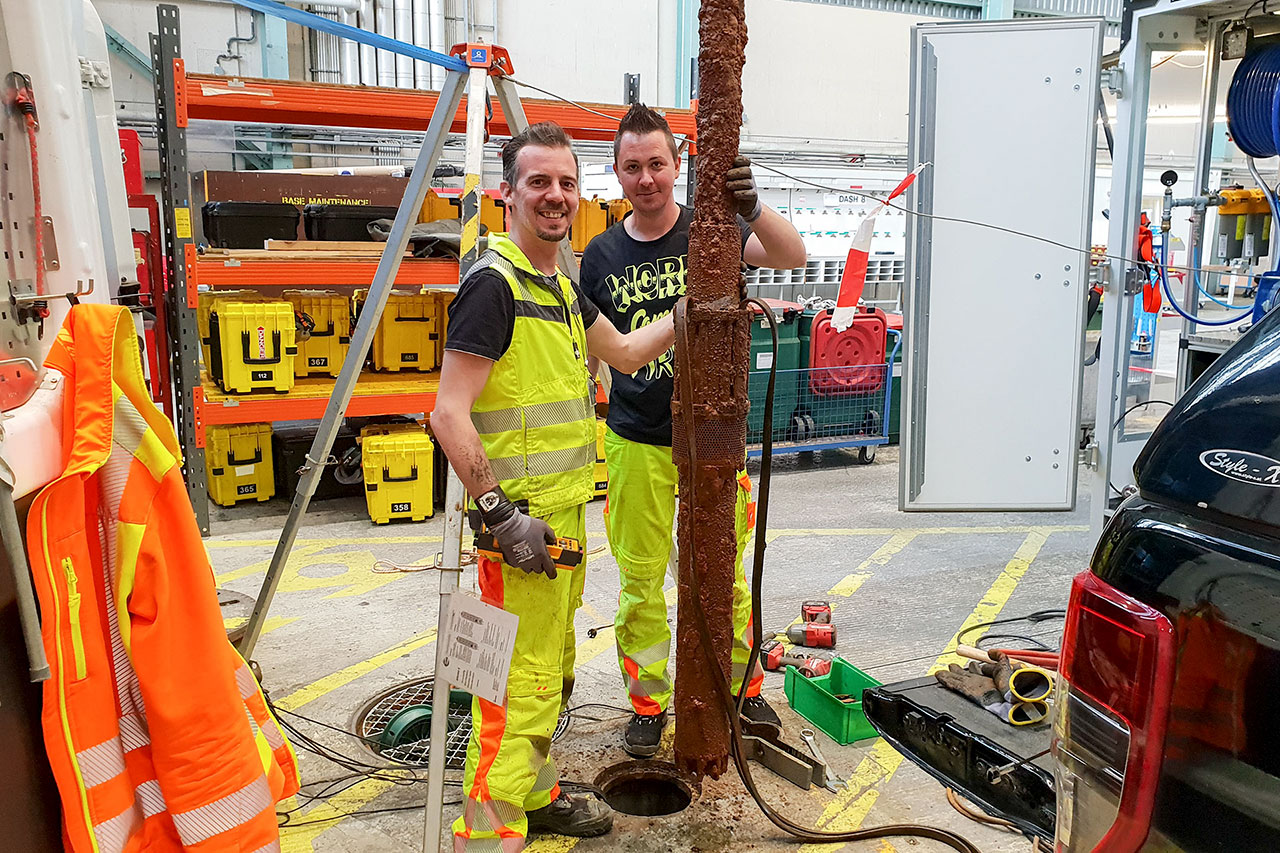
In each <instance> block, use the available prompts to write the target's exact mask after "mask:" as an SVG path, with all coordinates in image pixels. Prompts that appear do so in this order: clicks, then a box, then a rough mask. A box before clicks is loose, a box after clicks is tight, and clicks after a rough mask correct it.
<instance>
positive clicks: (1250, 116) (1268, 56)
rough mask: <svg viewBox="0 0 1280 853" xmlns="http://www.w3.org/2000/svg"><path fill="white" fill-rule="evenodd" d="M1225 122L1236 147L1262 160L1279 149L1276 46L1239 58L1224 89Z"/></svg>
mask: <svg viewBox="0 0 1280 853" xmlns="http://www.w3.org/2000/svg"><path fill="white" fill-rule="evenodd" d="M1227 124H1228V125H1229V126H1230V128H1231V136H1232V138H1233V139H1234V140H1235V143H1236V145H1238V146H1239V147H1240V150H1241V151H1243V152H1244V153H1246V154H1248V155H1249V156H1250V157H1257V158H1259V159H1266V158H1268V157H1274V156H1276V154H1277V152H1280V45H1270V46H1268V47H1265V48H1262V49H1261V50H1256V51H1254V52H1253V53H1250V54H1249V55H1247V56H1246V57H1245V58H1244V59H1242V60H1241V61H1240V66H1239V67H1238V68H1236V73H1235V75H1234V76H1233V77H1232V78H1231V87H1230V88H1229V89H1227Z"/></svg>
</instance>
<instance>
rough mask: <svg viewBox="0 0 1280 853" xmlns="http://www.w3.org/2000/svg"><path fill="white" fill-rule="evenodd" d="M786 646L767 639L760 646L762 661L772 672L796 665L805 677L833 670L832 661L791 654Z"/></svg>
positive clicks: (824, 673)
mask: <svg viewBox="0 0 1280 853" xmlns="http://www.w3.org/2000/svg"><path fill="white" fill-rule="evenodd" d="M786 652H787V649H786V646H784V645H782V643H780V642H778V641H777V640H765V641H764V643H763V644H761V646H760V663H761V665H762V666H764V668H765V669H767V670H769V671H770V672H777V671H779V670H784V669H786V668H787V667H789V666H794V667H795V668H796V669H797V670H799V671H800V674H801V675H803V676H804V677H805V678H813V677H815V676H818V675H826V674H827V673H828V672H830V671H831V661H829V660H827V659H826V658H819V657H809V656H808V655H804V654H799V655H789V654H787V653H786Z"/></svg>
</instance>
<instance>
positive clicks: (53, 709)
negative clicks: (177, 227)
mask: <svg viewBox="0 0 1280 853" xmlns="http://www.w3.org/2000/svg"><path fill="white" fill-rule="evenodd" d="M46 366H47V367H49V368H52V369H54V370H57V371H59V372H61V373H62V374H63V376H64V377H65V381H66V383H67V385H66V402H65V404H64V406H63V443H62V454H63V459H62V462H63V468H62V474H61V476H59V477H58V479H56V480H54V481H53V482H52V483H51V484H49V485H48V486H46V487H45V488H44V490H43V491H41V492H40V494H39V495H38V496H37V497H36V499H35V501H34V503H33V504H32V506H31V510H30V514H29V516H28V523H27V534H28V536H27V541H28V545H29V550H30V555H31V565H32V573H33V575H34V577H35V584H36V591H37V593H38V595H39V598H40V611H41V619H42V625H41V632H42V636H43V640H44V647H45V651H46V652H47V653H48V656H49V665H50V668H51V669H52V671H53V675H52V677H51V678H50V679H49V680H48V681H46V682H45V687H44V713H43V720H42V721H43V726H44V740H45V747H46V750H47V751H48V755H49V763H50V765H51V767H52V768H53V775H54V778H55V780H56V781H57V785H58V793H59V795H60V797H61V800H62V810H63V832H64V836H65V838H64V840H65V846H66V850H67V851H68V853H169V851H197V853H268V851H279V849H280V837H279V829H278V828H277V825H276V813H275V803H276V802H277V801H278V800H280V799H282V798H284V797H287V796H290V795H292V794H293V793H295V792H296V791H297V790H298V766H297V760H296V758H295V757H294V754H293V750H292V748H291V747H290V746H289V744H288V742H287V741H286V740H285V738H284V735H283V733H282V732H281V731H280V727H279V726H278V725H277V724H276V721H275V720H274V719H272V717H271V715H270V713H269V712H268V710H267V705H266V701H265V700H264V698H263V696H262V692H261V690H259V688H258V684H257V682H256V680H255V679H254V677H253V675H252V673H251V672H250V671H249V668H248V667H247V666H246V665H245V663H244V661H243V660H241V658H240V656H239V655H238V654H237V653H236V651H235V649H234V648H233V647H232V646H231V644H230V643H229V642H228V641H227V637H226V633H225V629H224V628H223V624H222V615H221V613H220V612H219V608H218V601H217V593H216V590H215V588H214V581H213V571H212V569H211V567H210V565H209V559H208V556H207V555H206V553H205V550H204V545H203V543H202V542H201V540H200V532H199V528H198V527H197V526H196V521H195V516H194V513H193V512H192V509H191V501H190V499H189V498H188V497H187V490H186V487H185V486H184V484H183V480H182V472H181V469H180V465H179V460H180V450H179V447H178V442H177V439H176V438H175V436H174V433H173V428H172V427H171V426H170V424H169V422H168V421H167V420H165V417H164V415H163V414H161V413H160V411H159V410H157V409H156V407H155V406H154V405H152V403H151V400H150V399H149V398H148V395H147V392H146V386H145V385H144V384H143V376H142V368H141V363H140V360H139V352H138V343H137V336H136V333H135V332H134V326H133V320H132V319H131V318H130V316H129V312H128V311H127V310H125V309H123V308H116V307H111V306H106V305H88V304H85V305H78V306H76V307H74V308H73V309H72V310H71V313H70V314H69V315H68V317H67V322H66V325H65V326H64V327H63V329H62V331H61V332H59V333H58V339H57V341H56V343H55V344H54V346H53V349H52V351H51V352H50V354H49V358H48V360H47V361H46Z"/></svg>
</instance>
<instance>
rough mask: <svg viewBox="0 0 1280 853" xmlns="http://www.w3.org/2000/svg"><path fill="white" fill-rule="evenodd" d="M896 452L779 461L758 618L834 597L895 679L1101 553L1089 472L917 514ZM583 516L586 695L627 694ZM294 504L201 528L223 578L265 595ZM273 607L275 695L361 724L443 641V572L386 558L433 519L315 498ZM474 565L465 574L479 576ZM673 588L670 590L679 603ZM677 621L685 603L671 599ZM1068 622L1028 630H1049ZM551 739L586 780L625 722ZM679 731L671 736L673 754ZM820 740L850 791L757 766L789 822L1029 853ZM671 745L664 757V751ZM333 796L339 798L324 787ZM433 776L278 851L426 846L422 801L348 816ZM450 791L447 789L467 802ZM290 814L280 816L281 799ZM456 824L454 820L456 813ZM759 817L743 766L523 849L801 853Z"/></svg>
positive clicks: (606, 721) (408, 551) (613, 749)
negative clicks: (901, 484) (1062, 505)
mask: <svg viewBox="0 0 1280 853" xmlns="http://www.w3.org/2000/svg"><path fill="white" fill-rule="evenodd" d="M897 490H898V464H897V452H896V449H893V448H882V449H881V452H880V456H879V458H878V459H877V461H876V462H875V463H874V464H873V465H870V466H859V465H856V464H853V454H851V453H848V452H845V451H827V452H824V453H819V454H816V455H814V458H811V459H802V458H800V457H796V456H790V457H779V458H778V459H777V460H776V461H775V477H774V482H773V504H772V506H771V507H770V514H769V538H770V548H769V550H768V557H767V561H766V563H767V565H766V572H767V573H766V579H765V584H764V588H765V592H766V598H765V602H764V614H765V615H764V624H765V627H766V628H776V627H781V626H784V625H786V624H788V623H789V622H790V621H791V620H792V619H793V618H794V617H795V615H796V614H797V613H798V607H799V602H800V601H802V600H803V599H807V598H815V597H826V598H829V599H831V600H832V602H833V605H834V607H835V608H836V613H835V620H834V621H835V623H836V625H837V627H838V630H839V636H840V642H839V644H838V647H837V651H838V652H839V654H841V655H842V656H843V657H845V658H846V659H848V660H849V661H851V662H853V663H855V664H857V665H858V666H859V667H861V668H863V669H864V670H867V671H868V672H870V673H871V674H872V675H874V676H876V677H877V678H879V679H880V680H882V681H883V682H886V683H888V682H891V681H895V680H900V679H906V678H911V677H916V676H920V675H924V674H925V673H926V672H927V671H928V670H929V669H930V667H932V666H933V665H934V664H935V663H936V662H938V661H944V662H945V661H946V660H949V658H948V657H947V656H946V655H947V652H948V651H949V650H950V649H953V648H954V644H955V635H956V633H957V631H958V630H960V629H961V628H962V627H963V626H965V625H966V624H972V623H975V622H981V621H986V620H990V619H995V618H999V617H1000V616H1001V615H1004V616H1009V615H1017V614H1024V613H1028V612H1031V611H1033V610H1038V609H1042V608H1046V607H1063V606H1065V604H1066V599H1067V594H1068V590H1069V586H1070V580H1071V578H1072V576H1074V575H1075V574H1076V573H1077V572H1079V571H1080V570H1081V569H1083V568H1084V567H1085V565H1086V564H1087V561H1088V559H1089V555H1090V551H1091V544H1092V543H1091V542H1090V539H1089V534H1088V528H1087V525H1088V495H1087V494H1086V489H1085V487H1084V486H1083V484H1082V487H1081V499H1080V502H1079V507H1078V508H1077V510H1076V511H1075V512H1071V513H1056V514H1045V513H1041V514H1006V513H983V514H977V513H974V514H905V513H901V512H898V510H897ZM602 503H603V502H599V501H598V502H596V503H594V504H592V505H591V507H590V510H589V513H588V524H587V529H588V538H589V543H588V547H589V548H591V549H596V550H597V551H598V553H596V554H594V555H593V556H591V557H590V558H589V562H588V566H587V572H588V576H587V584H586V596H585V604H584V606H583V608H582V612H581V613H580V614H579V616H578V619H577V626H578V636H579V640H580V644H579V647H578V680H577V688H576V691H575V693H574V697H573V700H574V703H575V704H576V703H580V702H599V703H604V704H607V705H614V706H622V705H625V702H626V700H625V692H624V689H623V687H622V685H621V681H620V676H619V673H618V668H617V663H616V658H615V655H614V646H613V635H612V631H611V630H605V631H602V632H601V633H600V634H599V636H597V637H596V638H595V639H588V638H587V636H586V631H587V629H588V628H589V627H592V626H597V625H604V624H606V623H611V622H612V618H613V613H614V607H615V605H616V602H617V595H618V576H617V568H616V564H615V563H614V561H613V559H612V557H611V556H610V555H609V553H608V548H607V545H606V543H605V539H604V534H603V526H602V521H601V510H602ZM286 511H287V505H286V504H284V503H283V502H281V501H275V502H272V503H271V504H267V505H265V506H248V505H242V506H239V507H236V508H234V509H231V510H216V511H215V513H214V518H215V521H214V526H213V532H214V535H213V536H212V537H211V538H210V539H209V540H208V545H209V550H210V553H211V555H212V558H213V565H214V571H215V573H216V574H217V579H218V584H219V586H222V587H228V588H231V589H235V590H240V591H243V592H247V593H256V591H257V588H258V584H259V583H260V580H261V576H262V572H263V571H264V569H265V567H266V565H267V563H268V562H269V560H270V556H271V551H272V547H273V546H274V544H275V541H276V537H277V535H278V531H279V527H280V525H281V523H282V521H283V514H284V513H285V512H286ZM307 521H308V523H307V525H306V526H305V527H304V529H303V531H302V534H301V536H300V537H299V539H298V545H297V547H296V548H295V550H294V554H293V557H292V559H291V562H290V565H289V567H288V570H287V574H286V576H285V578H284V579H283V581H282V583H281V585H280V590H279V594H278V595H277V597H276V600H275V603H274V605H273V606H272V609H271V615H270V619H269V622H268V625H267V633H266V634H265V635H264V636H263V638H262V640H261V642H260V643H259V645H258V648H257V652H256V655H255V656H256V658H257V660H258V662H259V663H260V664H261V666H262V670H263V677H264V681H265V684H266V685H267V687H268V689H269V690H270V692H271V695H272V698H273V699H274V701H275V702H276V703H278V704H279V705H280V706H281V707H283V708H286V709H288V710H291V711H294V712H297V713H301V714H305V715H306V716H308V717H311V718H313V719H315V720H318V721H322V722H324V723H327V724H329V725H332V726H336V727H342V728H350V727H351V726H352V723H353V715H354V713H355V712H356V710H357V709H358V708H359V706H361V705H362V704H363V703H364V702H365V701H366V700H367V699H368V698H370V697H372V696H373V695H374V694H375V693H378V692H380V691H382V690H384V689H386V688H388V687H391V686H392V685H395V684H396V683H398V682H400V681H403V680H406V679H410V678H414V677H420V676H422V675H425V674H429V673H430V672H431V670H432V667H433V661H434V652H435V647H434V644H433V641H434V627H435V624H436V605H437V595H436V590H437V585H438V579H437V577H436V575H435V574H434V573H432V572H430V571H426V572H420V573H392V574H379V573H374V572H373V571H372V568H373V565H374V562H375V560H379V559H383V560H389V561H391V562H393V563H398V564H402V565H406V564H412V563H422V562H430V561H431V560H432V559H433V555H434V554H435V552H436V551H437V549H438V543H439V537H440V533H441V529H442V525H443V520H442V518H441V517H440V516H437V517H436V518H433V519H430V520H428V521H427V522H426V523H424V524H397V525H391V526H388V527H375V526H374V525H373V524H372V523H371V522H370V521H369V520H368V518H367V516H366V514H365V512H364V507H363V505H362V503H361V502H359V501H345V500H344V501H337V502H333V501H330V502H325V503H319V504H316V505H315V511H314V512H313V513H312V514H311V515H310V516H309V517H308V520H307ZM474 584H475V576H474V572H469V573H467V575H466V576H465V577H464V585H466V586H471V587H474ZM669 600H673V598H669ZM671 614H672V618H673V619H674V615H675V610H674V607H673V608H672V610H671ZM1060 626H1061V623H1060V622H1055V623H1046V624H1045V625H1041V626H1036V627H1032V628H1030V629H1028V631H1027V632H1028V633H1031V634H1033V635H1034V634H1044V635H1048V636H1049V641H1050V642H1053V641H1054V639H1053V637H1054V636H1055V635H1056V631H1057V630H1058V629H1059V628H1060ZM782 683H783V677H782V676H781V675H780V674H776V675H775V674H768V675H766V681H765V696H766V698H768V699H769V700H770V702H771V703H772V704H773V706H774V707H775V708H776V709H778V711H779V713H780V714H781V715H782V717H783V720H784V724H785V725H786V727H787V731H788V734H789V738H790V739H791V740H792V741H793V742H795V743H799V739H798V736H797V733H798V731H799V729H800V728H801V727H802V724H803V721H802V720H801V718H799V717H798V716H796V715H795V714H794V713H793V712H791V710H790V709H789V708H788V707H787V701H786V698H785V697H784V695H783V692H782ZM583 713H584V714H590V715H592V716H596V717H598V718H599V719H598V720H594V721H593V720H589V719H585V718H578V719H575V720H574V722H573V723H572V725H571V727H570V729H569V730H568V732H567V733H566V734H565V736H564V737H563V738H562V739H561V740H560V741H558V742H557V743H556V744H555V746H554V750H553V751H554V754H555V755H556V756H557V760H558V762H559V764H560V767H561V771H562V776H563V778H565V779H570V780H582V781H591V780H592V779H594V777H595V775H596V774H597V773H598V772H599V771H600V770H601V769H602V768H603V767H605V766H608V765H610V764H612V763H615V762H618V761H622V760H625V759H626V758H627V756H626V755H625V754H624V753H623V752H622V749H621V746H620V737H621V729H622V724H623V722H624V719H625V717H624V715H623V714H621V713H615V712H610V711H608V710H603V709H599V708H596V709H590V710H587V711H584V712H583ZM294 722H296V723H297V724H298V726H299V727H300V728H302V729H304V730H305V731H307V732H308V733H309V734H310V735H311V736H312V737H314V738H315V739H316V740H318V741H321V742H323V743H325V744H326V745H328V746H330V747H332V748H335V749H340V750H342V751H343V752H345V753H347V754H349V755H353V756H359V757H361V758H362V759H364V760H373V759H372V758H371V755H370V754H369V753H367V752H365V751H364V749H363V748H362V746H361V745H360V744H359V743H358V742H356V741H355V740H354V739H353V738H351V737H347V736H344V735H343V734H340V733H337V732H334V731H330V730H327V729H324V728H322V727H320V726H318V725H314V724H312V723H309V722H305V721H301V720H294ZM671 735H672V728H671V726H670V725H669V727H668V730H667V732H666V737H665V742H664V743H665V750H664V752H665V753H666V755H667V756H668V757H669V749H670V741H671ZM819 738H820V740H821V742H822V743H823V746H824V751H825V753H826V757H827V758H828V760H830V761H831V763H832V765H833V766H834V767H835V769H836V770H837V771H838V772H839V773H840V774H841V775H842V776H844V777H846V778H848V779H849V780H850V785H849V788H848V789H847V790H845V791H843V792H841V793H840V794H831V793H828V792H827V791H826V790H815V791H810V792H801V791H800V790H799V789H798V788H794V787H792V786H790V785H788V784H787V783H785V782H782V781H781V780H779V779H777V777H773V776H771V774H769V773H768V771H765V770H760V771H759V772H758V774H757V777H758V779H759V781H760V787H761V789H762V790H763V791H764V792H765V793H766V795H767V796H769V797H770V798H773V799H775V800H776V802H778V803H779V805H780V807H781V808H782V809H783V810H784V811H785V812H786V813H788V814H789V815H790V816H791V817H792V818H794V819H795V820H797V821H799V822H801V823H806V824H808V825H816V826H819V827H822V828H824V829H828V830H836V829H852V828H855V827H860V826H875V825H880V824H888V823H900V822H920V823H927V824H931V825H935V826H942V827H947V828H950V829H952V830H955V831H958V832H960V833H962V834H963V835H965V836H966V837H968V838H969V839H971V840H972V841H973V842H975V843H976V844H977V845H978V846H979V847H980V848H981V849H982V850H984V851H993V853H994V851H1025V850H1030V849H1031V845H1030V843H1029V842H1028V841H1027V840H1026V839H1025V838H1023V837H1021V836H1020V835H1014V834H1011V833H1008V832H1005V831H1003V830H998V829H992V828H989V827H985V826H979V825H977V824H975V823H972V822H970V821H968V820H966V819H964V818H963V817H961V816H960V815H958V814H957V813H956V812H954V811H953V810H952V809H951V808H950V807H949V806H948V805H947V802H946V799H945V796H944V792H943V789H942V788H941V787H940V786H939V785H938V784H937V783H936V782H934V781H933V780H932V779H931V778H930V777H928V776H927V775H925V774H924V773H923V772H922V771H920V770H919V769H918V768H916V767H915V766H914V765H913V764H911V763H910V762H908V761H904V760H903V759H902V757H901V756H900V755H899V754H898V753H896V752H895V751H894V750H893V749H891V748H890V747H888V746H887V745H886V744H884V743H883V742H881V741H878V740H869V741H864V742H862V743H861V744H857V745H854V746H849V747H844V748H841V747H838V746H836V745H835V744H834V743H832V742H830V741H828V740H825V738H823V736H822V735H821V734H819ZM659 757H663V754H660V755H659ZM300 761H301V762H302V768H303V775H304V779H305V780H306V781H307V782H308V790H309V791H311V792H313V793H314V792H319V791H320V790H321V785H319V784H317V783H319V782H322V781H324V780H329V779H334V778H336V777H338V776H340V775H342V773H343V772H345V771H342V770H341V769H340V768H338V767H336V766H334V765H332V764H330V763H329V762H327V761H325V760H323V759H320V758H317V757H315V756H314V755H310V754H306V753H301V752H300ZM326 793H328V792H326ZM425 793H426V792H425V785H422V784H419V785H403V786H395V785H393V784H391V783H389V782H382V781H368V780H366V781H362V782H360V783H359V784H356V785H354V786H353V787H351V788H349V789H347V790H345V791H342V792H341V793H338V794H336V795H334V796H328V797H326V798H320V799H318V800H304V799H299V800H298V801H297V802H296V803H290V804H286V806H285V807H288V808H293V807H295V806H301V807H302V808H301V809H300V810H299V811H297V812H296V813H295V814H293V815H292V816H291V820H293V821H295V822H297V823H298V824H299V825H296V826H293V827H286V828H285V829H284V830H283V834H282V840H283V849H284V850H285V853H301V851H312V850H314V851H334V852H336V851H341V852H342V853H372V851H379V853H411V851H419V850H421V849H422V810H421V809H420V808H417V809H411V810H402V811H389V812H382V813H379V814H374V815H364V816H359V817H344V816H343V815H344V814H345V813H350V812H355V811H358V810H361V811H367V810H373V809H395V808H399V807H411V806H414V805H420V804H421V802H422V799H423V798H424V797H425ZM459 796H460V794H459V791H458V789H457V788H456V787H452V788H447V789H446V798H447V800H449V801H456V800H457V799H458V798H459ZM285 807H282V810H283V808H285ZM445 813H446V818H447V819H450V820H451V819H452V818H453V817H454V816H456V814H457V813H458V807H457V806H449V807H447V808H446V812H445ZM797 846H798V845H796V844H795V843H794V842H791V841H788V840H786V839H785V838H784V837H783V836H782V835H781V834H780V833H779V831H778V830H776V829H775V828H774V827H773V825H772V824H770V823H769V822H768V821H767V820H766V819H765V818H764V817H763V816H762V815H761V814H760V813H759V811H758V810H757V808H756V807H755V805H754V803H752V802H751V800H750V798H749V796H748V795H747V794H746V793H745V791H744V790H743V788H742V786H741V784H740V782H739V781H738V780H737V778H736V777H725V778H722V779H721V780H719V781H716V782H710V781H708V782H707V783H705V784H704V786H703V789H702V792H701V795H700V796H699V797H698V798H697V799H696V800H695V801H694V803H693V805H692V806H690V808H688V809H687V810H685V811H684V812H682V813H680V814H678V815H675V816H672V817H669V818H661V819H650V818H637V817H628V816H623V815H619V816H618V817H617V819H616V820H615V825H614V831H613V833H612V834H611V835H609V836H607V837H605V838H601V839H593V840H584V841H577V842H576V841H575V840H573V839H565V838H557V837H545V838H539V839H535V840H534V841H532V842H531V844H530V846H529V848H528V849H529V850H531V851H542V853H548V852H549V851H567V850H569V849H575V850H577V851H580V853H595V851H605V850H624V851H666V850H689V851H702V853H711V851H728V850H735V851H736V850H761V851H771V850H778V851H782V850H794V849H796V848H797ZM801 849H804V850H816V849H826V850H835V849H847V850H851V851H853V850H866V851H880V853H883V851H887V850H899V851H906V850H920V851H926V850H942V849H944V848H943V847H942V846H941V845H938V844H936V843H934V842H929V841H916V840H908V839H893V840H891V841H885V842H881V841H873V842H864V843H861V844H856V845H848V846H847V847H837V846H834V845H826V846H823V847H821V848H818V847H802V848H801Z"/></svg>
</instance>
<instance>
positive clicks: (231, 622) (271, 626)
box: [222, 616, 300, 637]
mask: <svg viewBox="0 0 1280 853" xmlns="http://www.w3.org/2000/svg"><path fill="white" fill-rule="evenodd" d="M299 618H300V617H298V616H268V617H267V621H266V622H264V623H263V624H262V633H261V634H259V635H258V636H260V637H261V636H263V635H265V634H270V633H271V632H272V631H274V630H275V629H277V628H283V627H284V626H285V625H288V624H290V623H292V622H297V621H298V619H299ZM248 621H249V617H248V616H234V617H232V618H230V619H223V620H222V627H223V628H225V629H227V630H228V631H231V630H233V629H235V628H239V627H240V626H241V625H243V624H244V623H246V622H248Z"/></svg>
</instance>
